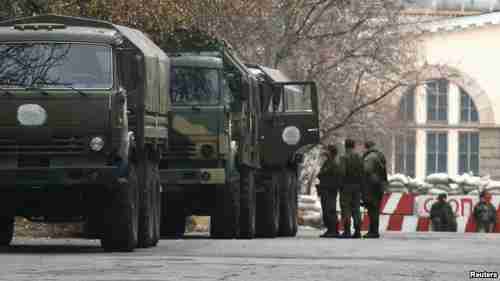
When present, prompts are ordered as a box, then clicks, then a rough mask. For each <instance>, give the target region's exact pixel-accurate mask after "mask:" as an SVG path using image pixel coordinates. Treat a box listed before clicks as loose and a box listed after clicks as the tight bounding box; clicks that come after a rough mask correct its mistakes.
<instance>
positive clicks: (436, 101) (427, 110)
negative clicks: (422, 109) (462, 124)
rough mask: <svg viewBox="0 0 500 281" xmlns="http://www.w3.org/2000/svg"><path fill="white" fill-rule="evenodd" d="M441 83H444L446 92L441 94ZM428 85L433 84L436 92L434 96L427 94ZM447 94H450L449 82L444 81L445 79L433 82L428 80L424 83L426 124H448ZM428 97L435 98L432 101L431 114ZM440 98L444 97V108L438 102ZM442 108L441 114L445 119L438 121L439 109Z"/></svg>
mask: <svg viewBox="0 0 500 281" xmlns="http://www.w3.org/2000/svg"><path fill="white" fill-rule="evenodd" d="M442 82H445V83H446V91H445V92H441V91H440V90H441V87H440V86H441V85H440V83H442ZM429 84H435V85H436V86H435V87H436V92H435V93H434V94H429ZM449 92H450V81H448V80H446V79H435V80H429V81H427V82H426V83H425V94H426V113H427V115H426V117H427V122H428V123H440V124H443V123H445V124H447V123H448V122H449V119H450V112H449V111H450V98H449ZM430 96H434V97H435V101H434V106H433V111H434V112H431V110H430V106H429V104H430V102H429V99H430ZM441 96H445V100H446V106H444V105H443V104H441V102H440V100H441V99H440V97H441ZM442 108H444V110H443V112H444V114H445V115H446V118H445V119H444V120H441V119H439V115H440V113H441V109H442ZM432 113H434V117H435V118H434V119H432V118H431V117H432Z"/></svg>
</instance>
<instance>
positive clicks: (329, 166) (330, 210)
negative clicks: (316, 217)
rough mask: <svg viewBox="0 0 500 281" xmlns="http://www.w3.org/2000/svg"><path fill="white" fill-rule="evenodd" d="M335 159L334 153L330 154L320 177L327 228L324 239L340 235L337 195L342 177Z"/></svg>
mask: <svg viewBox="0 0 500 281" xmlns="http://www.w3.org/2000/svg"><path fill="white" fill-rule="evenodd" d="M334 157H335V156H333V155H332V153H330V154H329V157H328V159H327V160H326V161H325V163H324V164H323V166H322V167H321V171H320V173H319V175H318V178H319V180H320V184H319V188H318V190H319V195H320V197H321V209H322V211H323V223H324V224H325V227H326V228H327V231H326V232H325V233H324V234H323V235H322V237H335V236H337V235H338V229H337V194H338V191H339V187H340V184H341V175H340V174H339V165H338V163H336V162H335V158H334Z"/></svg>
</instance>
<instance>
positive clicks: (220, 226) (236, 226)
mask: <svg viewBox="0 0 500 281" xmlns="http://www.w3.org/2000/svg"><path fill="white" fill-rule="evenodd" d="M215 196H216V197H215V206H214V209H213V210H212V213H211V214H210V215H211V216H210V236H211V237H212V238H222V239H231V238H237V237H238V236H239V234H240V233H239V230H240V183H239V182H238V181H232V182H228V183H226V184H218V185H216V186H215Z"/></svg>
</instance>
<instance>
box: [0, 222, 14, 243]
mask: <svg viewBox="0 0 500 281" xmlns="http://www.w3.org/2000/svg"><path fill="white" fill-rule="evenodd" d="M12 237H14V217H0V246H9V244H10V242H11V241H12Z"/></svg>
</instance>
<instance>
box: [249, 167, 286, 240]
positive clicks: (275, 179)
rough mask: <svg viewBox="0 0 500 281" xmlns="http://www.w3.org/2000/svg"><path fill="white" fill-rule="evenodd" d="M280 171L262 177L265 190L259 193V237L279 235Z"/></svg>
mask: <svg viewBox="0 0 500 281" xmlns="http://www.w3.org/2000/svg"><path fill="white" fill-rule="evenodd" d="M279 176H280V175H279V173H268V174H266V175H264V177H265V178H263V179H262V185H263V186H264V190H263V192H259V193H257V206H259V207H258V208H257V217H256V230H255V231H256V233H255V235H256V236H257V237H266V238H273V237H276V236H277V235H278V231H279V223H280V221H279V217H280V214H279V212H280V194H279V180H280V178H279Z"/></svg>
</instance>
